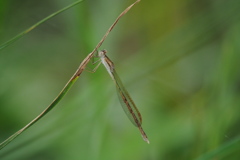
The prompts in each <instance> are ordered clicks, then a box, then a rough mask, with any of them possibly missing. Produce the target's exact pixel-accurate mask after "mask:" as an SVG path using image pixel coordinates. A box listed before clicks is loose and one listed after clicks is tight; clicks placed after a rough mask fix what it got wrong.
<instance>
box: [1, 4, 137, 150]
mask: <svg viewBox="0 0 240 160" xmlns="http://www.w3.org/2000/svg"><path fill="white" fill-rule="evenodd" d="M138 2H140V0H136V1H135V2H134V3H133V4H131V5H130V6H129V7H127V8H126V9H125V10H124V11H123V12H122V13H120V15H119V16H118V17H117V18H116V20H115V21H114V22H113V24H112V25H111V26H110V27H109V29H108V30H107V32H106V33H105V35H104V36H103V37H102V39H101V40H100V42H99V43H98V44H97V46H96V47H95V48H94V49H93V51H92V52H91V53H89V54H88V55H87V57H86V58H85V59H84V60H83V61H82V62H81V64H80V66H79V67H78V69H77V71H76V72H75V73H74V74H73V76H72V77H71V78H70V80H69V81H68V82H67V84H66V85H65V86H64V88H63V89H62V91H61V92H60V93H59V95H58V96H57V97H56V98H55V99H54V100H53V102H52V103H51V104H50V105H49V106H48V107H47V108H46V109H45V110H44V111H43V112H42V113H40V114H39V115H38V116H37V117H36V118H34V119H33V120H32V121H31V122H29V123H28V124H27V125H26V126H24V127H23V128H22V129H20V130H19V131H17V132H16V133H14V134H13V135H11V136H10V137H9V138H7V139H6V140H5V141H3V142H2V143H0V150H1V149H2V148H4V147H5V146H6V145H7V144H9V143H10V142H11V141H12V140H14V139H15V138H16V137H17V136H19V135H20V134H21V133H22V132H23V131H25V130H26V129H28V128H29V127H30V126H32V125H33V124H34V123H36V122H37V121H38V120H40V119H41V118H42V117H43V116H44V115H46V114H47V113H48V112H49V111H50V110H51V109H53V107H54V106H56V104H57V103H58V102H59V101H60V100H61V99H62V98H63V97H64V95H65V94H66V93H67V92H68V91H69V89H70V88H71V87H72V86H73V84H74V83H75V82H76V80H77V79H78V78H79V76H80V75H81V73H82V72H83V71H84V69H85V67H86V65H87V64H88V62H89V61H90V59H91V58H92V57H93V55H94V53H95V51H96V50H97V49H98V48H99V47H100V46H101V45H102V43H103V42H104V41H105V39H106V38H107V36H108V34H109V33H110V32H111V31H112V29H113V28H114V27H115V25H116V24H117V23H118V21H119V19H120V18H121V17H122V16H124V15H125V14H126V13H127V12H128V11H129V10H130V9H131V8H132V7H133V6H134V5H135V4H137V3H138ZM76 3H77V2H75V4H76ZM65 8H67V7H65ZM68 8H69V6H68ZM48 17H49V16H48ZM30 28H31V27H30ZM10 43H11V42H10Z"/></svg>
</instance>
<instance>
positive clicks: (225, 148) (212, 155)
mask: <svg viewBox="0 0 240 160" xmlns="http://www.w3.org/2000/svg"><path fill="white" fill-rule="evenodd" d="M239 148H240V137H238V138H237V139H235V140H233V141H231V142H228V143H226V144H225V145H222V146H220V147H219V148H217V149H215V150H214V151H212V152H209V153H206V154H204V155H202V156H201V157H199V158H197V159H196V160H212V159H224V157H227V156H229V155H233V153H239ZM238 155H239V154H238ZM227 159H228V158H227Z"/></svg>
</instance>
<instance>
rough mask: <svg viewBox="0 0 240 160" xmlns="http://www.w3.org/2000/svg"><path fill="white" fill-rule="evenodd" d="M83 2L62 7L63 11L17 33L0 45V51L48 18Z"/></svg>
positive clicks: (79, 0)
mask: <svg viewBox="0 0 240 160" xmlns="http://www.w3.org/2000/svg"><path fill="white" fill-rule="evenodd" d="M82 1H83V0H78V1H76V2H74V3H72V4H70V5H68V6H66V7H64V8H63V9H60V10H58V11H57V12H54V13H53V14H51V15H49V16H47V17H46V18H44V19H42V20H40V21H39V22H37V23H36V24H34V25H32V26H31V27H29V28H28V29H26V30H25V31H23V32H21V33H19V34H18V35H16V36H15V37H13V38H12V39H10V40H8V41H7V42H5V43H3V44H2V45H0V50H1V49H3V48H5V47H7V46H8V45H10V44H11V43H13V42H15V41H16V40H18V39H19V38H21V37H23V36H24V35H25V34H27V33H28V32H30V31H32V30H33V29H34V28H36V27H37V26H39V25H40V24H42V23H44V22H46V21H47V20H49V19H50V18H53V17H54V16H56V15H58V14H59V13H62V12H64V11H66V10H67V9H69V8H71V7H73V6H75V5H77V4H78V3H80V2H82Z"/></svg>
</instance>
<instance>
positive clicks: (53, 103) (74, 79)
mask: <svg viewBox="0 0 240 160" xmlns="http://www.w3.org/2000/svg"><path fill="white" fill-rule="evenodd" d="M77 79H78V77H75V78H73V79H71V80H70V81H69V82H68V83H67V84H66V86H65V87H64V88H63V90H62V91H61V92H60V94H59V95H58V96H57V97H56V98H55V99H54V100H53V102H52V103H51V104H50V105H49V106H48V107H47V108H46V109H45V110H44V111H43V112H42V113H40V114H39V115H38V116H37V117H36V118H34V119H33V120H32V121H31V122H30V123H28V124H27V125H26V126H24V127H23V128H22V129H20V130H19V131H17V132H16V133H14V134H13V135H11V136H10V137H9V138H7V139H6V140H5V141H3V142H2V143H0V150H1V149H2V148H4V147H5V146H6V145H7V144H8V143H10V142H11V141H12V140H14V139H15V138H16V137H17V136H18V135H20V134H21V133H22V132H23V131H25V130H26V129H28V128H29V127H30V126H32V125H33V124H34V123H36V122H37V121H38V120H40V119H41V118H42V117H43V116H44V115H46V114H47V113H48V112H49V111H50V110H51V109H53V107H54V106H55V105H56V104H57V103H58V102H59V101H60V100H61V99H62V98H63V97H64V95H65V94H66V93H67V92H68V91H69V89H70V88H71V87H72V85H73V84H74V83H75V82H76V80H77Z"/></svg>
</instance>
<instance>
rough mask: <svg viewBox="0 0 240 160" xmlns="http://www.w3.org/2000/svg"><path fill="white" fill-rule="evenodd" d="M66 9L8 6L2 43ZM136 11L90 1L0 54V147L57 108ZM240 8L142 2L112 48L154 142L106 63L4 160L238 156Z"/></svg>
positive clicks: (1, 23) (57, 4) (55, 4)
mask: <svg viewBox="0 0 240 160" xmlns="http://www.w3.org/2000/svg"><path fill="white" fill-rule="evenodd" d="M71 2H72V1H71ZM69 3H70V2H69V1H68V2H66V1H60V0H58V1H47V0H44V1H39V2H37V1H16V0H12V1H7V0H2V1H1V2H0V4H1V5H0V34H1V36H0V43H1V44H2V43H4V42H6V41H7V40H8V39H10V38H11V37H13V36H15V35H17V34H18V33H19V32H21V31H23V30H24V29H26V28H28V27H29V26H31V25H32V24H34V23H36V22H37V21H39V20H41V19H42V18H44V17H46V16H47V15H49V14H51V13H52V12H54V11H56V10H58V9H59V8H63V7H64V6H67V5H68V4H69ZM127 5H129V2H127V1H125V2H123V1H118V2H115V1H110V0H102V1H97V2H96V1H91V0H89V1H84V2H83V3H81V4H80V5H79V6H77V7H75V8H73V9H71V10H69V11H67V12H65V13H63V14H61V15H59V16H57V17H55V18H53V19H51V20H50V21H48V22H47V23H45V24H43V25H42V26H40V27H38V28H36V29H35V30H34V31H32V32H30V33H29V34H27V36H25V37H24V38H22V39H20V40H19V41H17V42H15V43H14V44H12V45H11V46H9V47H7V48H5V49H4V50H2V51H1V52H0V73H1V76H0V88H1V89H0V141H3V140H4V139H6V138H7V137H8V136H10V135H11V134H12V133H14V132H15V131H17V130H18V129H19V128H21V127H22V126H24V125H25V124H27V123H28V122H29V121H30V120H32V119H33V118H34V117H35V116H36V115H38V114H39V113H40V112H41V111H42V110H43V109H44V108H45V107H46V106H47V105H48V104H49V103H50V102H51V101H52V99H53V98H54V97H55V96H56V95H57V94H58V92H59V91H60V90H61V88H62V87H63V86H64V84H65V83H66V82H67V80H68V79H69V78H70V76H71V75H72V74H73V72H74V71H75V70H76V68H77V67H78V65H79V63H80V62H81V60H82V59H83V58H84V57H85V56H86V55H87V54H88V53H89V52H90V51H91V50H92V49H93V47H95V45H96V43H97V42H98V41H99V40H100V38H101V36H102V35H103V34H104V33H105V31H106V30H107V28H108V27H109V26H110V24H111V23H112V22H113V20H114V19H115V18H116V17H117V15H118V14H119V13H120V12H121V11H122V10H123V9H124V8H125V7H126V6H127ZM239 7H240V4H239V3H238V2H237V1H234V0H229V1H223V0H218V1H215V0H208V1H207V0H204V1H196V0H183V1H177V0H173V1H166V0H163V1H152V0H150V1H141V3H139V4H138V5H136V6H135V7H134V8H133V9H132V10H131V11H130V12H129V13H128V14H127V15H126V16H124V17H123V19H122V20H121V21H120V23H119V24H118V26H117V27H116V28H115V29H114V30H113V32H112V33H111V34H110V36H109V37H108V39H107V40H106V41H105V42H104V44H103V48H105V49H107V50H108V52H109V57H110V58H111V59H112V60H113V61H114V62H115V65H116V69H117V71H118V74H119V76H120V77H121V79H122V81H123V83H124V84H125V87H126V88H127V89H128V91H129V92H130V94H131V96H132V98H133V99H134V101H135V103H136V105H137V106H138V108H139V110H140V111H141V113H142V116H143V128H144V129H145V131H146V133H147V135H148V137H149V139H150V142H151V144H150V145H147V144H145V143H144V142H143V141H142V139H141V136H140V135H139V133H138V130H137V128H135V127H134V126H133V125H132V124H131V122H129V120H128V119H127V118H126V116H125V115H124V112H123V111H122V109H121V107H120V104H119V102H118V99H117V95H116V93H115V87H114V84H113V82H112V81H111V79H110V77H109V75H108V74H107V72H106V71H105V69H104V68H103V67H100V68H99V70H98V71H97V72H96V73H94V74H90V73H88V72H86V73H83V75H82V77H81V78H80V79H79V81H78V82H77V84H76V85H75V86H74V87H73V88H72V90H71V91H70V92H69V93H68V94H67V96H66V97H65V98H64V99H63V100H62V102H61V103H60V104H59V105H58V106H57V107H56V108H55V109H54V110H52V111H51V112H50V113H48V115H47V116H46V117H45V118H43V119H42V120H41V121H39V122H38V123H36V124H35V125H34V126H33V127H32V128H30V129H29V130H28V131H26V132H25V133H24V134H23V135H21V136H19V137H18V138H17V139H16V140H15V141H13V142H12V143H11V144H10V145H9V146H7V147H6V148H5V149H4V150H2V151H1V152H0V159H1V160H2V159H3V160H15V159H17V160H21V159H24V160H28V159H29V160H30V159H58V160H61V159H62V160H65V159H73V160H74V159H86V160H87V159H91V160H93V159H104V160H108V159H114V160H118V159H148V160H159V159H164V160H165V159H166V160H175V159H178V160H186V159H197V158H202V159H233V160H235V159H239V156H240V155H239V152H238V150H239V145H233V146H232V148H231V150H230V151H229V150H227V149H224V146H228V144H238V143H239V140H238V139H239V127H238V126H239V123H240V120H239V117H240V116H239V111H238V110H239V105H240V101H239V86H240V85H239V80H240V72H239V69H238V68H239V67H238V66H239V65H238V61H239V59H240V54H239V50H240V48H239V42H240V38H239V37H240V31H239V28H240V21H239V19H240V14H239ZM234 142H235V143H234ZM222 148H223V150H222ZM211 153H212V154H211ZM213 153H214V154H213ZM209 155H211V156H212V157H209Z"/></svg>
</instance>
